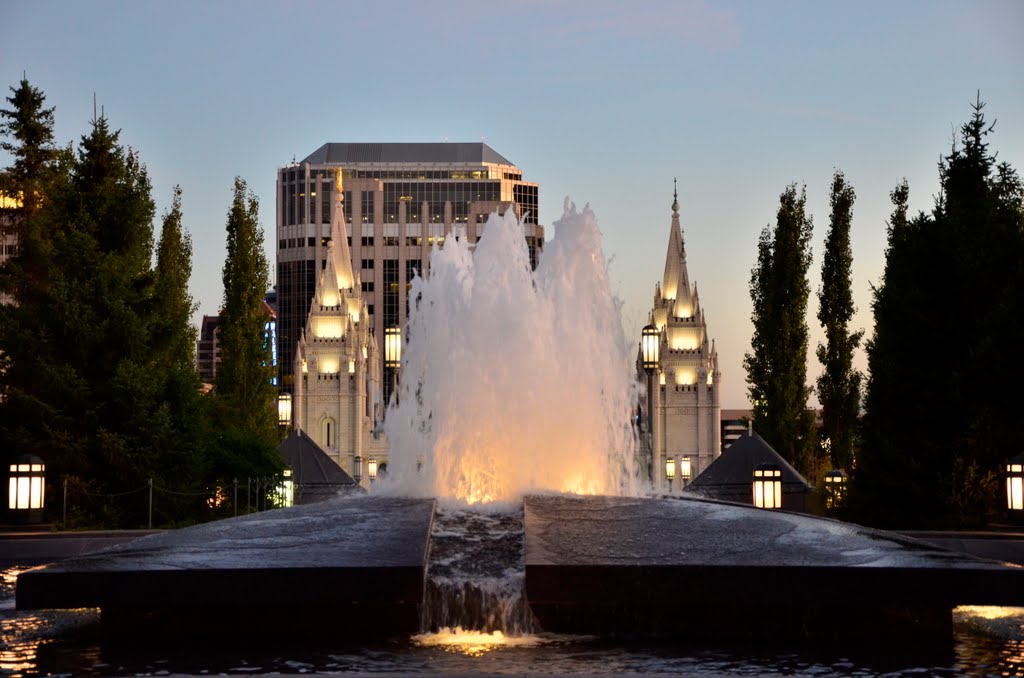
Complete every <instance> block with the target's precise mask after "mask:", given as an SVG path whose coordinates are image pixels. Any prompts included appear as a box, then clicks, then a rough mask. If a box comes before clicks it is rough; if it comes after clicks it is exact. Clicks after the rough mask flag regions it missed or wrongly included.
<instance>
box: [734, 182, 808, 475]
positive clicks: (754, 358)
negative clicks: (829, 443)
mask: <svg viewBox="0 0 1024 678" xmlns="http://www.w3.org/2000/svg"><path fill="white" fill-rule="evenodd" d="M779 202H780V204H779V210H778V215H777V218H776V223H775V227H774V229H773V228H772V227H771V226H770V225H769V226H765V228H764V230H762V231H761V238H760V241H759V243H758V254H757V263H756V264H755V266H754V268H753V269H752V270H751V274H750V298H751V300H752V301H753V307H754V308H753V312H752V314H751V320H752V321H753V323H754V335H753V337H752V338H751V349H752V351H751V352H749V353H747V354H746V355H745V356H744V358H743V366H744V367H745V368H746V370H747V384H748V393H749V394H750V400H751V402H752V403H753V404H754V421H753V424H754V428H755V429H756V430H757V432H758V433H759V434H760V435H761V436H762V437H763V438H764V439H765V441H766V442H768V444H769V445H771V446H772V447H774V448H775V450H776V451H778V453H779V454H781V455H782V456H783V458H785V459H786V460H787V461H789V462H790V463H791V464H793V466H795V467H796V468H797V470H799V471H801V472H802V473H805V474H806V473H807V472H808V470H809V467H810V462H811V454H812V451H813V449H814V447H815V445H816V440H815V435H814V415H813V413H812V412H811V411H810V410H808V409H807V398H808V395H809V394H810V390H809V389H808V387H807V365H806V360H807V320H806V315H807V297H808V295H809V293H810V286H809V284H808V282H807V271H808V269H809V268H810V265H811V245H810V241H811V234H812V229H813V226H812V223H811V219H810V217H807V216H806V215H805V209H804V208H805V205H806V202H807V197H806V190H805V189H801V190H800V193H799V194H797V189H796V184H791V185H789V186H788V187H787V188H786V190H785V191H784V192H783V193H782V195H781V196H779Z"/></svg>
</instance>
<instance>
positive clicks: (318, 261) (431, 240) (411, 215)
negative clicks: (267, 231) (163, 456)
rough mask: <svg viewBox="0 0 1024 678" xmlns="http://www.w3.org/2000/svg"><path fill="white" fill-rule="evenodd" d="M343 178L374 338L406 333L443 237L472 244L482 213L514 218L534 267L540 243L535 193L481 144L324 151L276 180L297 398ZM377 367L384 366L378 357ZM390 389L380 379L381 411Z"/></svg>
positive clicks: (283, 314)
mask: <svg viewBox="0 0 1024 678" xmlns="http://www.w3.org/2000/svg"><path fill="white" fill-rule="evenodd" d="M339 169H340V170H341V171H342V179H343V183H344V189H343V190H344V196H343V197H344V200H345V206H346V208H345V223H344V231H343V232H344V234H345V238H346V245H347V246H348V250H349V253H350V256H351V260H352V267H353V270H354V271H355V272H356V273H357V274H358V276H359V278H360V290H359V291H360V292H361V293H362V295H363V298H364V299H365V300H366V303H367V313H368V315H369V319H370V325H371V327H372V329H373V334H374V335H375V336H376V337H377V338H378V340H379V341H380V340H381V339H382V337H383V336H384V328H385V327H388V326H392V325H397V326H399V327H404V326H405V323H406V319H407V317H408V314H409V302H408V296H407V295H408V291H409V288H410V286H411V283H412V279H413V277H414V276H415V275H416V274H419V275H421V276H426V275H427V274H428V273H429V270H430V261H429V259H430V251H431V248H432V247H433V246H435V245H436V246H443V243H444V239H445V237H447V236H448V235H449V234H456V235H458V236H459V237H465V238H468V239H469V241H470V242H471V243H475V242H476V241H477V240H478V239H479V238H480V235H481V233H482V231H483V227H484V223H485V222H486V220H487V217H488V215H489V214H491V213H492V212H495V211H500V212H504V211H505V210H507V209H509V208H510V207H511V208H513V209H515V210H516V212H517V214H518V215H519V216H520V218H521V221H522V223H523V236H524V237H525V238H526V242H527V245H528V246H529V251H530V260H531V263H532V264H533V265H534V266H536V264H537V260H538V258H539V256H540V252H541V249H542V248H543V244H544V228H543V227H542V226H541V225H540V223H539V220H538V219H539V215H538V211H537V208H538V204H539V203H538V185H537V184H536V183H532V182H528V181H524V180H523V173H522V170H520V169H519V168H518V167H516V166H515V165H514V164H512V162H511V161H509V160H508V159H507V158H505V157H504V156H502V155H501V154H499V153H497V152H496V151H495V150H494V149H492V148H490V147H489V146H488V145H487V144H485V143H327V144H324V145H323V146H321V147H320V148H318V149H317V150H316V151H314V152H313V153H311V154H309V155H308V156H307V157H305V158H303V159H302V160H301V161H299V162H296V163H292V164H290V165H287V166H285V167H281V168H280V169H278V173H277V292H278V357H279V362H278V365H279V373H280V376H281V388H282V390H284V391H293V390H294V380H295V376H294V371H293V370H294V367H293V366H294V358H295V350H296V344H297V342H298V340H299V337H300V336H301V334H302V332H303V331H304V330H305V329H306V321H307V315H308V313H309V308H310V301H311V300H312V298H313V294H314V292H315V288H316V282H317V276H318V274H319V272H320V271H321V270H322V269H323V268H324V267H325V266H326V261H327V248H328V244H329V243H330V241H331V238H332V236H331V232H330V223H331V217H332V214H333V209H334V197H335V196H334V191H335V190H336V188H335V184H336V182H335V174H336V172H337V171H338V170H339ZM380 360H383V357H382V356H381V357H380ZM390 387H391V382H390V381H389V380H385V383H384V385H383V388H384V399H385V402H386V400H387V398H388V396H389V394H390Z"/></svg>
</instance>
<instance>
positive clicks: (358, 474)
mask: <svg viewBox="0 0 1024 678" xmlns="http://www.w3.org/2000/svg"><path fill="white" fill-rule="evenodd" d="M352 478H354V479H355V481H356V483H358V482H359V481H361V480H362V479H363V458H362V457H356V458H355V459H354V460H353V461H352Z"/></svg>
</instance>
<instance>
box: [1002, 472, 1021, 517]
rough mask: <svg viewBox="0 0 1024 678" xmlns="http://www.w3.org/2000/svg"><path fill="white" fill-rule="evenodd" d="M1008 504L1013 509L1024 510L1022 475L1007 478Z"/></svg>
mask: <svg viewBox="0 0 1024 678" xmlns="http://www.w3.org/2000/svg"><path fill="white" fill-rule="evenodd" d="M1006 501H1007V506H1008V507H1009V508H1010V509H1011V510H1013V511H1024V478H1022V477H1020V476H1016V477H1012V478H1007V479H1006Z"/></svg>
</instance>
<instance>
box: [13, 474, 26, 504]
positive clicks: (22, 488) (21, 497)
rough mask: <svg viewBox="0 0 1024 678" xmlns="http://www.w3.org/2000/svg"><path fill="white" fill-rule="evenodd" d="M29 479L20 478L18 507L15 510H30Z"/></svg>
mask: <svg viewBox="0 0 1024 678" xmlns="http://www.w3.org/2000/svg"><path fill="white" fill-rule="evenodd" d="M28 492H29V488H28V478H27V477H22V478H18V505H17V506H15V508H19V509H27V508H28Z"/></svg>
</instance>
